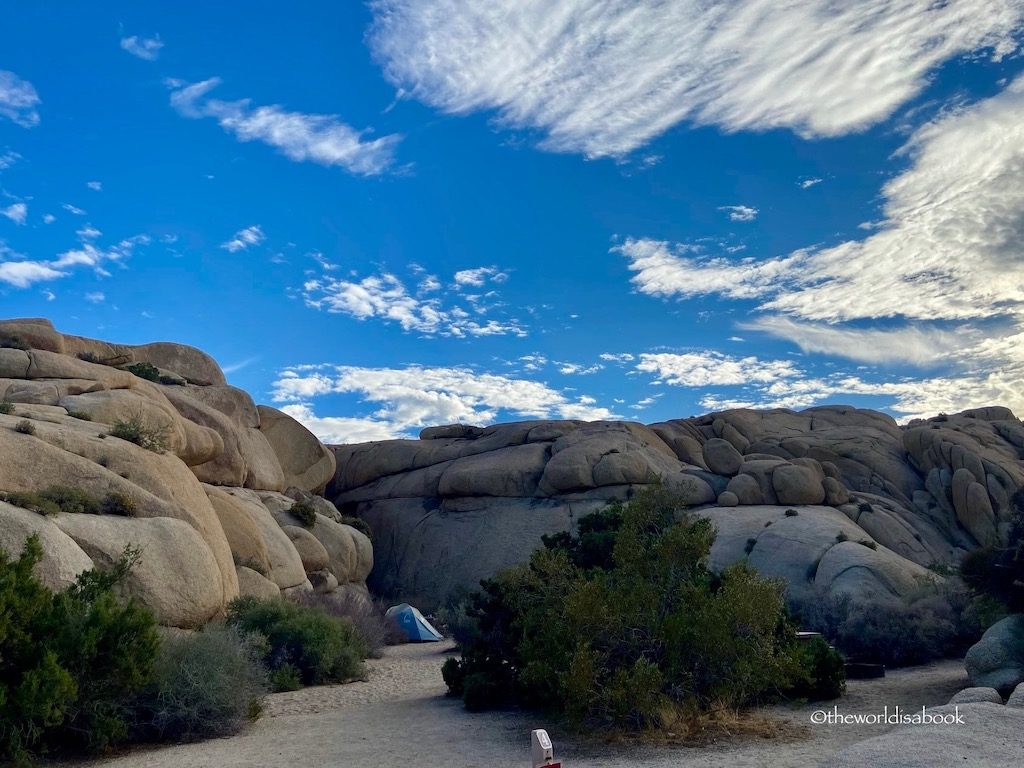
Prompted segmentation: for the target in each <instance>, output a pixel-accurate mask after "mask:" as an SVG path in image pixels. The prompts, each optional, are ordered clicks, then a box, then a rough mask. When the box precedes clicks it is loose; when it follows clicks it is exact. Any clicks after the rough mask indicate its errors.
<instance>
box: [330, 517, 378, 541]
mask: <svg viewBox="0 0 1024 768" xmlns="http://www.w3.org/2000/svg"><path fill="white" fill-rule="evenodd" d="M338 522H340V523H341V524H342V525H348V526H351V527H352V528H355V529H356V530H357V531H359V532H360V533H362V534H363V535H364V536H366V538H368V539H369V540H370V541H373V529H372V528H370V524H369V523H368V522H366V521H365V520H363V519H362V518H361V517H350V516H349V515H342V516H341V520H339V521H338Z"/></svg>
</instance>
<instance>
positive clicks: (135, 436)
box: [109, 416, 171, 453]
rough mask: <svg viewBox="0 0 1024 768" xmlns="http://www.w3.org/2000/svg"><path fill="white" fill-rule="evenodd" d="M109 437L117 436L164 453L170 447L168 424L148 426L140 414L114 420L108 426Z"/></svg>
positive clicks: (150, 449) (148, 449) (155, 451)
mask: <svg viewBox="0 0 1024 768" xmlns="http://www.w3.org/2000/svg"><path fill="white" fill-rule="evenodd" d="M109 434H110V436H111V437H119V438H121V439H122V440H127V441H128V442H129V443H135V444H136V445H137V446H139V447H140V448H145V449H146V450H147V451H153V452H154V453H165V452H166V451H167V450H168V448H170V440H171V429H170V427H169V426H166V425H164V426H149V425H147V424H146V423H145V422H143V420H142V417H141V416H132V417H131V418H130V419H127V420H119V421H116V422H114V426H113V427H111V428H110V433H109Z"/></svg>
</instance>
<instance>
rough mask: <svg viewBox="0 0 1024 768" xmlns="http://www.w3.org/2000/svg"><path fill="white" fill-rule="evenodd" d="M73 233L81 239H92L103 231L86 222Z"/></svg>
mask: <svg viewBox="0 0 1024 768" xmlns="http://www.w3.org/2000/svg"><path fill="white" fill-rule="evenodd" d="M75 234H76V235H78V236H79V237H80V238H81V239H83V240H94V239H96V238H97V237H99V236H100V235H102V234H103V233H102V232H100V231H99V230H98V229H96V227H94V226H93V225H92V224H86V225H85V226H84V227H82V228H81V229H77V230H75Z"/></svg>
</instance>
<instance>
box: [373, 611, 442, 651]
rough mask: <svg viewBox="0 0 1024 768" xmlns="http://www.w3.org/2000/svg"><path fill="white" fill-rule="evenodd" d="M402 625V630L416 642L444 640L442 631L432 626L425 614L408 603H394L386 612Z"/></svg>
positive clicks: (386, 614) (390, 617)
mask: <svg viewBox="0 0 1024 768" xmlns="http://www.w3.org/2000/svg"><path fill="white" fill-rule="evenodd" d="M384 615H385V616H387V617H388V618H389V619H393V620H394V622H395V623H396V624H397V625H398V626H399V627H401V629H402V631H403V632H405V634H406V635H408V636H409V640H410V641H411V642H414V643H436V642H437V641H438V640H444V638H443V637H442V636H441V633H440V632H438V631H437V630H436V629H434V628H433V627H432V626H430V622H429V621H427V620H426V619H425V618H423V614H422V613H420V612H419V611H417V610H416V609H415V608H413V607H412V606H411V605H409V604H408V603H402V604H401V605H393V606H391V607H390V608H388V610H387V613H385V614H384Z"/></svg>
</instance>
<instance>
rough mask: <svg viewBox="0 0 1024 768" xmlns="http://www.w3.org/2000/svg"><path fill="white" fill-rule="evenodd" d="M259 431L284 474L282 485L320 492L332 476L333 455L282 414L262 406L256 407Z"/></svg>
mask: <svg viewBox="0 0 1024 768" xmlns="http://www.w3.org/2000/svg"><path fill="white" fill-rule="evenodd" d="M257 410H258V411H259V415H260V432H262V433H263V435H264V436H265V437H266V438H267V441H268V442H269V443H270V447H271V448H273V449H274V453H275V454H276V455H277V459H278V461H279V462H280V464H281V468H282V470H283V471H284V486H285V488H288V487H292V486H294V487H296V488H301V489H303V490H305V491H314V492H317V493H319V492H321V491H323V490H324V488H326V487H327V483H328V482H330V480H331V478H332V477H334V471H335V462H334V453H333V452H331V451H330V450H328V449H327V448H325V447H324V446H323V445H322V444H321V443H320V441H319V440H317V439H316V436H315V435H314V434H313V433H312V432H310V431H309V430H308V429H306V428H305V427H304V426H302V425H301V424H300V423H299V422H297V421H296V420H295V419H293V418H292V417H291V416H289V415H288V414H286V413H282V412H281V411H279V410H277V409H276V408H271V407H269V406H266V405H260V406H258V407H257Z"/></svg>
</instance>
